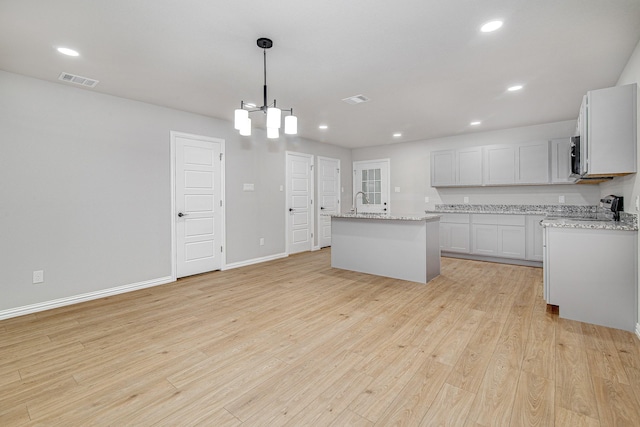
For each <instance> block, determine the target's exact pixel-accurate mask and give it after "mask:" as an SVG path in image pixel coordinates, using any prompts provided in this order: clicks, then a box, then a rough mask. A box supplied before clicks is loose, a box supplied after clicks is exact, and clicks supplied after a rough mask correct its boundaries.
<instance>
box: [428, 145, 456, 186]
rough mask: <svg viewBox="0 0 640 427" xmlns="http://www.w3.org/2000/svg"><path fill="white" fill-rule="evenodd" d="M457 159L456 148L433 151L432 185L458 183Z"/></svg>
mask: <svg viewBox="0 0 640 427" xmlns="http://www.w3.org/2000/svg"><path fill="white" fill-rule="evenodd" d="M455 161H456V152H455V150H442V151H434V152H432V153H431V186H432V187H445V186H451V185H456V170H455Z"/></svg>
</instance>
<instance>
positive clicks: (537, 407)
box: [510, 371, 555, 427]
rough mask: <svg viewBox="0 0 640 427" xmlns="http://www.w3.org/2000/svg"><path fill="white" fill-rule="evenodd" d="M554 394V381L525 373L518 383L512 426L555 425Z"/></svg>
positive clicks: (521, 375)
mask: <svg viewBox="0 0 640 427" xmlns="http://www.w3.org/2000/svg"><path fill="white" fill-rule="evenodd" d="M554 392H555V385H554V383H553V381H552V380H550V379H547V378H545V377H541V376H538V375H535V374H532V373H529V372H524V371H523V372H522V373H521V374H520V378H519V381H518V389H517V390H516V398H515V401H514V404H513V412H512V414H511V420H510V425H511V426H513V427H528V426H552V425H554V422H555V414H554V405H553V403H554Z"/></svg>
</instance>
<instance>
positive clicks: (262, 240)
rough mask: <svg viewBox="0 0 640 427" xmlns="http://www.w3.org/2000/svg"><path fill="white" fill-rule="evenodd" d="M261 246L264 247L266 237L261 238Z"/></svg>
mask: <svg viewBox="0 0 640 427" xmlns="http://www.w3.org/2000/svg"><path fill="white" fill-rule="evenodd" d="M260 246H264V237H261V238H260Z"/></svg>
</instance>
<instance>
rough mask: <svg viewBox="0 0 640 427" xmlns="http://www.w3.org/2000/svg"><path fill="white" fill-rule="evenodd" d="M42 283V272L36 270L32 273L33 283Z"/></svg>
mask: <svg viewBox="0 0 640 427" xmlns="http://www.w3.org/2000/svg"><path fill="white" fill-rule="evenodd" d="M42 282H44V270H36V271H34V272H33V283H42Z"/></svg>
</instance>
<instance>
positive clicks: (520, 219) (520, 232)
mask: <svg viewBox="0 0 640 427" xmlns="http://www.w3.org/2000/svg"><path fill="white" fill-rule="evenodd" d="M471 223H472V225H471V227H472V234H473V243H472V247H473V250H472V253H474V254H476V255H485V256H496V257H502V258H515V259H524V258H525V227H524V225H525V216H524V215H497V214H474V215H473V217H472V219H471Z"/></svg>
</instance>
